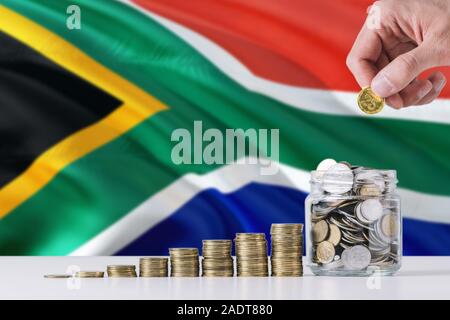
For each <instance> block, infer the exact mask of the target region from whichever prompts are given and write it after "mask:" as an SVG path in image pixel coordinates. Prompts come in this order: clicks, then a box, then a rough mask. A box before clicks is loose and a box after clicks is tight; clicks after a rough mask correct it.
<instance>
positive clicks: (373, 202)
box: [355, 199, 383, 223]
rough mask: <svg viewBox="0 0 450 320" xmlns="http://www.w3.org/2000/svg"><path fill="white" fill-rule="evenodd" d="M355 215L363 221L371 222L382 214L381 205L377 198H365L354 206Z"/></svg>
mask: <svg viewBox="0 0 450 320" xmlns="http://www.w3.org/2000/svg"><path fill="white" fill-rule="evenodd" d="M355 210H356V217H357V218H358V220H360V221H361V222H363V223H371V222H373V221H375V220H377V219H378V218H380V217H381V215H382V214H383V205H382V204H381V202H380V201H379V200H378V199H367V200H365V201H363V202H361V203H360V204H358V205H357V206H356V209H355Z"/></svg>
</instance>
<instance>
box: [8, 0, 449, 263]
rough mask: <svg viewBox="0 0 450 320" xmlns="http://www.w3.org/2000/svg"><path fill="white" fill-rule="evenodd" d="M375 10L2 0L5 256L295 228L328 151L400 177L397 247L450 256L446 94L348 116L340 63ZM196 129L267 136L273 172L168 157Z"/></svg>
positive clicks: (266, 3)
mask: <svg viewBox="0 0 450 320" xmlns="http://www.w3.org/2000/svg"><path fill="white" fill-rule="evenodd" d="M370 4H371V1H368V0H353V1H345V2H343V1H328V0H315V1H308V0H299V1H289V0H276V1H275V0H245V1H241V0H196V1H183V0H121V1H109V0H95V1H94V0H71V1H68V0H0V254H1V255H68V254H74V255H112V254H119V255H149V254H155V255H160V254H161V255H166V254H167V248H168V247H177V246H189V247H192V246H197V247H199V246H201V239H213V238H225V239H226V238H228V239H232V238H233V237H234V233H235V232H246V231H248V232H250V231H263V232H269V226H270V224H271V223H272V222H281V223H282V222H303V221H304V204H303V203H304V199H305V197H306V195H307V193H308V190H309V176H308V171H310V170H312V169H314V168H315V166H316V165H317V163H318V162H319V161H320V160H322V159H324V158H335V159H337V160H345V161H348V162H350V163H354V164H360V165H365V166H370V167H374V168H389V169H397V171H398V177H399V181H400V183H399V193H400V195H401V197H402V200H403V210H402V211H403V215H404V217H405V219H404V253H405V254H412V255H448V254H450V184H449V181H450V161H449V159H450V139H449V138H448V137H449V136H450V102H449V100H448V98H449V97H450V90H448V89H445V90H444V93H443V97H441V98H440V99H438V100H437V101H436V102H434V103H433V104H432V105H431V106H426V107H418V108H408V109H405V110H401V111H396V110H392V109H388V108H386V109H385V110H384V111H383V112H382V113H381V114H379V115H376V116H370V117H368V116H365V115H362V114H361V113H360V112H359V111H358V109H357V106H356V102H355V97H356V92H358V91H359V89H360V88H358V87H357V84H356V83H355V81H354V79H353V77H352V76H351V74H350V73H349V71H348V70H347V69H346V66H345V57H346V54H347V52H348V50H349V48H350V47H351V44H352V42H353V40H354V38H355V36H356V34H357V32H358V30H359V28H360V27H361V25H362V24H363V22H364V19H365V16H366V9H367V7H368V6H369V5H370ZM73 5H75V6H77V7H79V9H80V11H79V13H80V15H79V19H80V28H79V29H78V28H75V29H73V28H68V26H67V19H68V18H70V15H71V13H70V12H68V10H67V9H68V7H69V6H73ZM444 72H445V73H446V74H447V75H449V76H450V72H449V71H448V70H444ZM196 121H201V123H202V125H203V129H204V130H206V129H208V128H216V129H218V130H220V131H221V132H225V130H226V129H227V128H242V129H243V130H246V129H250V128H254V129H256V130H259V129H272V128H278V129H279V142H280V150H279V151H280V157H279V163H277V165H278V166H279V170H278V172H277V174H275V175H261V174H260V170H259V168H258V167H257V166H255V165H248V166H246V165H237V164H233V163H231V164H213V165H209V164H205V163H202V164H195V163H192V164H189V165H187V164H185V165H179V164H175V163H174V162H173V161H172V159H171V152H172V148H173V147H174V142H173V141H172V140H171V135H172V132H174V130H176V129H177V128H185V129H187V130H189V131H193V130H194V122H196Z"/></svg>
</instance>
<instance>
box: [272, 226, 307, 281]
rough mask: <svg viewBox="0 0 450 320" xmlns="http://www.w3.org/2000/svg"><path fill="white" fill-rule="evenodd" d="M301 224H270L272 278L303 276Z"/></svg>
mask: <svg viewBox="0 0 450 320" xmlns="http://www.w3.org/2000/svg"><path fill="white" fill-rule="evenodd" d="M302 232H303V224H281V223H276V224H272V227H271V229H270V235H271V243H272V252H271V263H272V276H275V277H283V276H284V277H300V276H302V275H303V264H302V256H303V235H302Z"/></svg>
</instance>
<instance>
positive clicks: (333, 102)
mask: <svg viewBox="0 0 450 320" xmlns="http://www.w3.org/2000/svg"><path fill="white" fill-rule="evenodd" d="M119 1H121V2H123V3H125V4H127V5H129V6H131V7H133V8H135V9H137V10H139V11H140V12H142V13H144V14H146V15H147V16H149V17H151V18H152V19H153V20H155V21H157V22H158V23H160V24H161V25H162V26H164V27H165V28H167V29H168V30H170V31H172V32H173V33H174V34H176V35H177V36H178V37H180V38H181V39H183V40H184V41H186V42H187V43H188V44H190V45H191V46H192V47H193V48H195V49H196V50H197V51H198V52H200V53H201V54H202V55H203V56H204V57H205V58H206V59H208V60H209V61H210V62H211V63H213V64H214V65H215V66H216V67H217V68H219V69H220V70H221V71H222V72H223V73H225V74H226V75H227V76H229V77H230V78H231V79H233V80H234V81H236V82H237V83H239V84H240V85H241V86H243V87H245V88H247V89H248V90H251V91H254V92H257V93H260V94H262V95H265V96H269V97H271V98H273V99H276V100H278V101H281V102H283V103H285V104H288V105H290V106H292V107H295V108H297V109H301V110H306V111H311V112H319V113H324V114H329V115H339V116H364V115H363V114H362V113H361V112H360V111H359V109H358V108H357V105H356V94H355V93H352V92H344V91H332V90H320V89H307V88H300V87H294V86H289V85H284V84H280V83H277V82H274V81H270V80H266V79H263V78H260V77H258V76H256V75H254V74H252V73H251V71H250V70H249V69H248V68H247V67H246V66H245V65H243V64H242V63H241V62H240V61H239V60H238V59H236V58H235V57H234V56H232V55H231V54H230V53H229V52H227V51H226V50H224V49H223V48H222V47H220V46H219V45H217V44H216V43H214V42H213V41H211V40H209V39H208V38H206V37H204V36H203V35H201V34H199V33H197V32H194V31H192V30H190V29H188V28H186V27H184V26H182V25H181V24H178V23H176V22H173V21H171V20H169V19H166V18H164V17H162V16H159V15H157V14H155V13H153V12H149V11H147V10H145V9H143V8H141V7H139V6H138V5H136V4H135V3H133V2H131V1H129V0H119ZM343 63H344V62H343ZM371 117H375V118H389V119H401V120H416V121H428V122H437V123H445V124H450V100H449V99H437V100H436V101H435V102H434V103H432V104H430V105H428V106H422V107H410V108H405V109H402V110H400V111H398V110H394V109H392V108H385V109H384V110H383V112H381V114H377V115H373V116H371Z"/></svg>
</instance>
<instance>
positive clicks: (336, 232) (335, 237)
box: [327, 224, 341, 246]
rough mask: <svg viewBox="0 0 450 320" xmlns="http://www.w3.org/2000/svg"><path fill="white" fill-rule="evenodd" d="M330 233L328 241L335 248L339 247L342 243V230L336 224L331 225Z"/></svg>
mask: <svg viewBox="0 0 450 320" xmlns="http://www.w3.org/2000/svg"><path fill="white" fill-rule="evenodd" d="M329 228H330V231H329V235H328V238H327V241H329V242H331V243H332V244H333V246H337V245H338V244H339V242H341V230H340V229H339V228H338V226H336V225H334V224H330V225H329Z"/></svg>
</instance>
